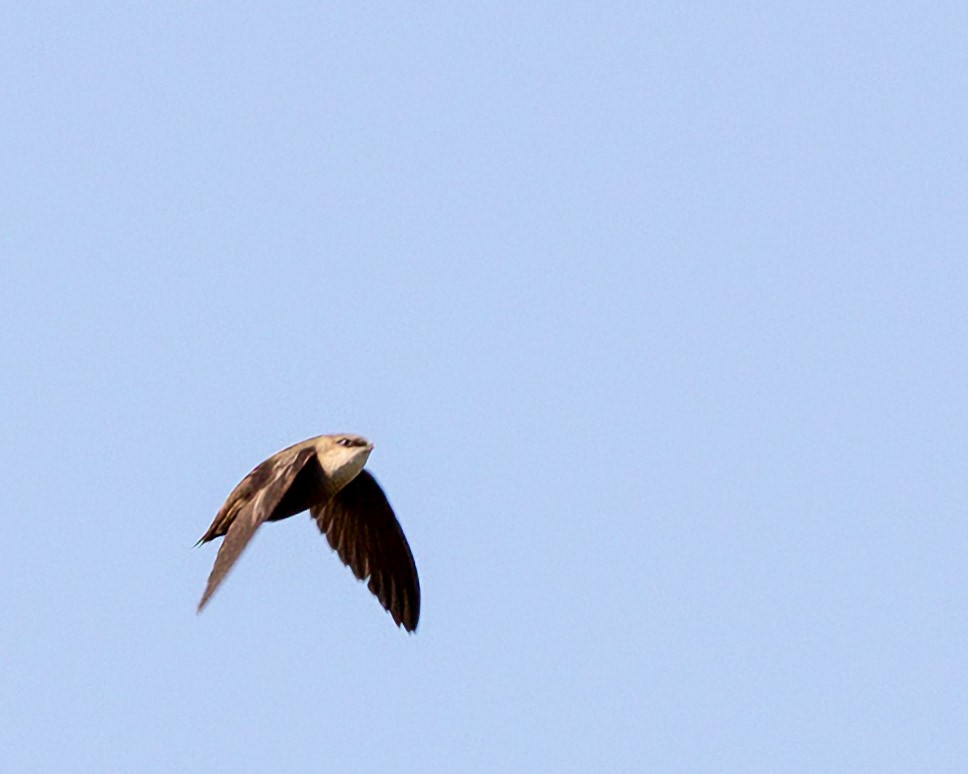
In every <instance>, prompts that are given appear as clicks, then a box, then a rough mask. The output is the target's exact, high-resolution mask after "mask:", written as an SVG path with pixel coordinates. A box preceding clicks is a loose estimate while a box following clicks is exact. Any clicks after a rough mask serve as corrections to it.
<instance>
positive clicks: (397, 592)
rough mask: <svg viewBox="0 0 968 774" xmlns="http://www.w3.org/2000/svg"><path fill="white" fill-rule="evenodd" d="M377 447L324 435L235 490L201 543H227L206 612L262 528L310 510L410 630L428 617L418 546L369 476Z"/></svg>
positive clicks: (284, 454) (282, 455)
mask: <svg viewBox="0 0 968 774" xmlns="http://www.w3.org/2000/svg"><path fill="white" fill-rule="evenodd" d="M371 451H373V444H372V443H370V442H369V441H368V440H366V439H365V438H361V437H360V436H358V435H319V436H316V437H315V438H310V439H309V440H307V441H302V442H301V443H297V444H295V445H293V446H290V447H289V448H287V449H283V450H282V451H281V452H277V453H276V454H273V455H272V456H271V457H269V459H267V460H266V461H265V462H263V463H261V464H260V465H257V466H256V467H255V468H254V469H253V471H252V472H251V473H249V475H247V476H246V477H245V478H243V479H242V480H241V481H240V482H239V484H238V486H236V487H235V489H233V490H232V494H230V495H229V497H228V499H227V500H226V501H225V504H224V505H223V506H222V508H221V510H219V512H218V514H217V515H216V516H215V521H213V522H212V526H211V527H209V528H208V531H207V532H206V533H205V534H204V535H202V537H201V540H199V541H198V543H197V544H196V545H200V544H202V543H207V542H209V541H210V540H214V539H215V538H217V537H224V538H225V539H224V540H223V541H222V545H221V546H220V547H219V550H218V556H216V557H215V566H214V567H212V572H211V574H210V575H209V576H208V586H207V587H206V588H205V593H204V594H203V595H202V599H201V601H200V602H199V603H198V612H199V613H200V612H202V608H204V607H205V605H206V604H207V603H208V600H209V599H210V598H211V596H212V594H214V593H215V589H217V588H218V587H219V584H220V583H221V582H222V581H223V580H224V579H225V576H226V575H227V574H228V572H229V570H231V569H232V565H234V564H235V561H236V560H237V559H238V558H239V556H240V555H241V554H242V551H243V550H245V547H246V545H248V543H249V541H250V540H251V539H252V536H253V535H254V534H255V531H256V529H258V528H259V526H260V525H261V524H262V523H263V522H266V521H279V520H280V519H285V518H288V517H289V516H294V515H295V514H297V513H300V512H301V511H305V510H306V509H307V508H308V509H309V513H310V515H311V516H312V518H313V519H315V520H316V524H317V525H318V526H319V531H320V532H322V533H323V534H324V535H326V539H327V540H328V541H329V544H330V546H332V547H333V549H334V550H335V551H336V553H337V554H338V555H339V558H340V559H342V560H343V563H344V564H346V565H348V566H349V568H350V569H351V570H352V571H353V574H354V575H356V577H357V578H359V579H360V580H363V579H365V578H367V577H369V579H370V582H369V584H368V587H369V589H370V591H371V592H373V594H374V595H375V596H376V598H377V599H379V600H380V604H381V605H383V607H384V608H385V609H386V610H387V612H388V613H390V615H391V616H393V620H394V622H395V623H396V624H397V626H403V628H404V629H406V630H407V631H408V632H412V631H414V630H415V629H416V628H417V620H418V619H419V618H420V581H419V580H418V578H417V566H416V564H414V561H413V554H411V553H410V545H409V544H408V543H407V538H406V537H405V536H404V534H403V530H402V529H401V528H400V524H399V522H397V519H396V516H394V514H393V509H392V508H391V507H390V503H389V502H388V501H387V498H386V495H385V494H383V490H382V489H381V488H380V485H379V484H378V483H377V482H376V479H375V478H373V476H371V475H370V474H369V472H367V471H365V470H363V466H364V465H365V464H366V460H367V458H368V457H369V456H370V452H371Z"/></svg>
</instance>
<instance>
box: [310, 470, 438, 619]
mask: <svg viewBox="0 0 968 774" xmlns="http://www.w3.org/2000/svg"><path fill="white" fill-rule="evenodd" d="M310 513H312V515H313V518H314V519H316V523H317V525H318V526H319V529H320V531H321V532H322V533H323V534H325V535H326V539H327V540H328V541H329V544H330V546H332V548H333V549H334V550H335V551H336V553H337V554H338V555H339V558H340V559H341V560H342V561H343V563H344V564H346V565H347V566H349V568H350V569H351V570H352V571H353V574H354V575H355V576H356V577H357V578H359V579H361V580H362V579H364V578H366V577H367V576H369V579H370V581H369V583H368V588H369V589H370V591H371V592H372V593H373V594H374V596H376V598H377V599H379V600H380V604H382V605H383V607H384V608H385V609H386V610H387V612H389V613H390V615H391V616H393V620H394V622H395V623H396V624H397V626H403V627H404V628H405V629H406V630H407V631H410V632H412V631H414V630H415V629H416V628H417V621H418V620H419V618H420V580H419V578H418V577H417V566H416V564H415V563H414V561H413V554H412V553H411V551H410V545H409V544H408V543H407V538H406V536H405V535H404V534H403V529H401V527H400V523H399V522H398V521H397V518H396V516H395V515H394V513H393V509H392V508H391V507H390V503H389V502H388V501H387V498H386V495H385V494H384V493H383V490H382V489H381V488H380V485H379V484H378V483H377V482H376V479H375V478H373V476H371V475H370V474H369V473H368V472H367V471H366V470H363V471H361V472H360V473H359V475H357V476H356V478H354V479H353V480H352V481H350V483H348V484H347V485H346V486H345V487H343V488H342V489H341V490H340V491H339V492H338V493H337V494H336V496H335V497H333V498H332V499H331V500H330V501H329V502H328V503H327V504H326V505H325V506H319V505H316V506H313V507H312V508H310Z"/></svg>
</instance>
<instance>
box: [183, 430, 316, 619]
mask: <svg viewBox="0 0 968 774" xmlns="http://www.w3.org/2000/svg"><path fill="white" fill-rule="evenodd" d="M315 454H316V451H315V449H314V448H313V447H311V446H309V447H302V448H299V447H293V448H290V449H285V450H283V451H282V452H280V453H279V454H277V455H275V456H273V457H270V458H269V459H268V460H266V461H265V462H263V463H262V464H261V465H259V466H258V467H257V468H256V469H255V470H253V471H252V472H251V473H250V474H249V475H248V476H246V477H245V478H244V479H243V480H242V482H241V483H240V484H239V486H238V487H236V489H235V491H233V492H232V494H231V495H229V500H228V501H226V504H225V505H223V506H222V509H221V510H220V511H219V514H218V516H216V519H215V522H213V524H212V526H211V527H210V528H209V532H208V533H206V536H205V537H203V538H202V541H199V542H203V541H205V540H206V538H207V539H209V540H211V538H210V537H208V535H209V533H215V534H214V535H213V536H217V534H224V535H225V539H224V540H223V541H222V545H221V546H220V547H219V550H218V556H216V557H215V565H214V566H213V567H212V572H211V574H210V575H209V576H208V585H207V586H206V588H205V593H204V594H203V595H202V599H201V601H200V602H199V603H198V612H199V613H200V612H202V608H204V607H205V605H206V603H207V602H208V600H209V599H210V598H211V596H212V594H214V593H215V590H216V589H217V588H218V587H219V584H220V583H221V582H222V581H223V580H225V576H226V575H227V574H228V572H229V570H231V569H232V565H234V564H235V562H236V560H237V559H238V558H239V556H241V555H242V552H243V551H244V550H245V547H246V546H247V545H248V544H249V541H250V540H252V536H253V535H254V534H255V531H256V530H257V529H258V528H259V525H260V524H262V523H263V522H264V521H267V520H268V519H269V518H270V517H271V516H272V515H273V511H275V509H276V507H277V506H278V505H279V503H280V502H281V501H282V499H283V497H285V495H286V493H287V492H288V491H289V489H290V487H292V484H293V482H294V481H295V480H296V476H297V475H299V473H300V472H301V471H302V470H303V468H304V467H305V466H306V463H307V462H309V460H311V459H312V458H313V457H314V456H315ZM227 516H230V517H231V518H230V519H227V518H226V517H227ZM226 521H228V523H227V524H226ZM219 530H221V532H220V531H219Z"/></svg>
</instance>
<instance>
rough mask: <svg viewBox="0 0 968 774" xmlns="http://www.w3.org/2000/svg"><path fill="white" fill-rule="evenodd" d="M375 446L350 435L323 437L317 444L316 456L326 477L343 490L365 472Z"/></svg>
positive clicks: (361, 438) (360, 437) (364, 439)
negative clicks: (364, 468)
mask: <svg viewBox="0 0 968 774" xmlns="http://www.w3.org/2000/svg"><path fill="white" fill-rule="evenodd" d="M371 451H373V444H372V443H370V442H369V441H368V440H366V438H363V437H362V436H359V435H350V434H349V433H340V434H339V435H321V436H320V437H319V438H318V439H317V443H316V456H317V458H318V459H319V464H320V465H322V467H323V470H324V471H326V475H327V476H329V477H330V478H331V479H332V480H333V482H334V483H335V484H336V486H337V488H339V489H342V488H343V487H344V486H346V484H348V483H349V482H350V481H352V480H353V479H354V478H356V476H357V474H358V473H359V472H360V471H361V470H363V466H364V465H365V464H366V460H367V458H368V457H369V456H370V452H371Z"/></svg>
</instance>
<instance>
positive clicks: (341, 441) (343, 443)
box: [336, 438, 353, 446]
mask: <svg viewBox="0 0 968 774" xmlns="http://www.w3.org/2000/svg"><path fill="white" fill-rule="evenodd" d="M336 443H338V444H339V445H340V446H352V445H353V442H352V441H351V440H350V439H349V438H340V439H339V440H338V441H337V442H336Z"/></svg>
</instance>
